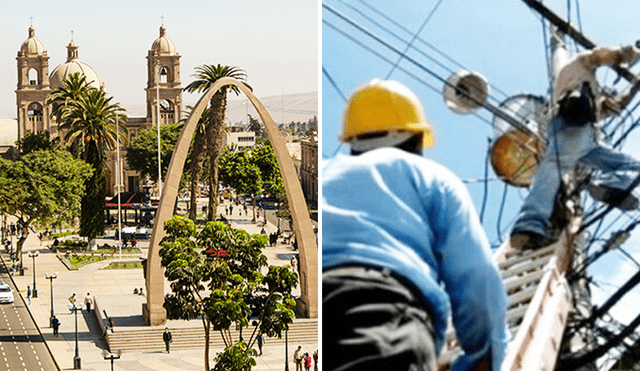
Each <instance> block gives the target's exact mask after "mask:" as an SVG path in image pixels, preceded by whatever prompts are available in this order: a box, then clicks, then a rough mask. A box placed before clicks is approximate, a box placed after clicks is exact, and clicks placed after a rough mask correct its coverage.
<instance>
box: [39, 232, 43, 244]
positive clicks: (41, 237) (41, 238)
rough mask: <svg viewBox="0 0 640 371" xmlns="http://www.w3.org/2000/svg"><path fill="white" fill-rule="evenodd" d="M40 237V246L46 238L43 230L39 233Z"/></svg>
mask: <svg viewBox="0 0 640 371" xmlns="http://www.w3.org/2000/svg"><path fill="white" fill-rule="evenodd" d="M38 239H39V240H40V246H42V240H44V235H43V234H42V232H40V233H38Z"/></svg>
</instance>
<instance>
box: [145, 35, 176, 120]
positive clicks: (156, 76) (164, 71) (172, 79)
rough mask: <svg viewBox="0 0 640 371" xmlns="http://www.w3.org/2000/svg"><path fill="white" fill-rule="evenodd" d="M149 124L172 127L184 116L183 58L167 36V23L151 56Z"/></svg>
mask: <svg viewBox="0 0 640 371" xmlns="http://www.w3.org/2000/svg"><path fill="white" fill-rule="evenodd" d="M145 90H146V92H147V123H149V124H151V125H155V124H156V123H157V122H158V116H159V118H160V124H172V123H176V122H178V121H180V118H181V115H182V87H181V83H180V55H179V54H178V53H176V48H175V45H174V44H173V41H171V39H169V38H168V37H167V29H166V28H165V27H164V24H163V25H162V26H160V37H158V38H157V39H156V40H155V41H154V42H153V45H151V50H149V55H148V56H147V88H146V89H145Z"/></svg>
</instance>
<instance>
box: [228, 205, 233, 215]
mask: <svg viewBox="0 0 640 371" xmlns="http://www.w3.org/2000/svg"><path fill="white" fill-rule="evenodd" d="M229 215H233V205H229Z"/></svg>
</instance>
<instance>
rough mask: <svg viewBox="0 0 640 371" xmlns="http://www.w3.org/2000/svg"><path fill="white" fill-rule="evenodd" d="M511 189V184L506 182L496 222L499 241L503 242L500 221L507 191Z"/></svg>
mask: <svg viewBox="0 0 640 371" xmlns="http://www.w3.org/2000/svg"><path fill="white" fill-rule="evenodd" d="M508 190H509V185H508V184H507V183H505V184H504V191H503V192H502V202H500V211H499V212H498V220H497V222H496V229H497V232H498V233H497V234H498V241H500V244H502V237H501V231H500V223H501V221H502V212H503V211H504V204H505V201H506V199H507V191H508Z"/></svg>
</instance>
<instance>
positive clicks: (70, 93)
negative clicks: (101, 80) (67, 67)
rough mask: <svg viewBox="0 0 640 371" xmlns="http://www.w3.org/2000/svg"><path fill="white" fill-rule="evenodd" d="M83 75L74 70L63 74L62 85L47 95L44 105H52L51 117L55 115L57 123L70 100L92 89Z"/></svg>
mask: <svg viewBox="0 0 640 371" xmlns="http://www.w3.org/2000/svg"><path fill="white" fill-rule="evenodd" d="M90 83H91V82H89V81H87V78H86V76H85V75H81V74H80V73H79V72H74V73H71V74H68V75H66V76H65V78H64V80H62V86H60V87H59V88H55V89H53V91H52V92H51V93H50V94H49V96H48V97H47V100H46V102H45V104H46V105H49V106H50V105H53V110H52V111H51V117H55V119H56V121H57V122H58V123H60V122H61V118H62V113H63V112H64V110H65V109H66V107H67V106H68V105H69V104H71V102H73V101H75V100H77V99H78V98H80V97H81V96H83V95H85V94H86V93H87V92H88V91H89V90H92V89H94V88H93V87H91V85H89V84H90Z"/></svg>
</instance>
